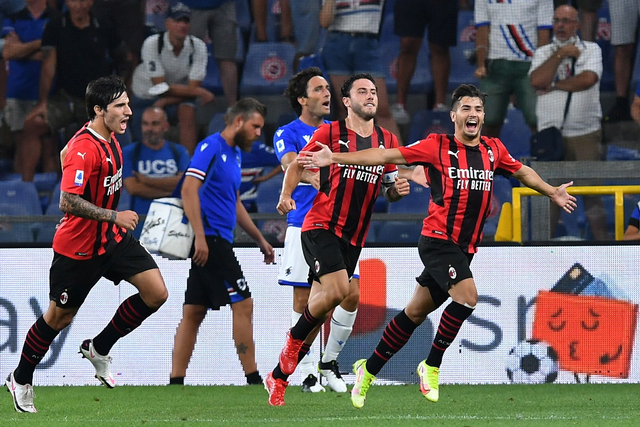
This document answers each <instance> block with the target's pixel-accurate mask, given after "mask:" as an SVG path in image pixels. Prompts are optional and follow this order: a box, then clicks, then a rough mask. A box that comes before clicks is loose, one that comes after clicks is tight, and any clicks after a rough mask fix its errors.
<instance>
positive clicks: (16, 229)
mask: <svg viewBox="0 0 640 427" xmlns="http://www.w3.org/2000/svg"><path fill="white" fill-rule="evenodd" d="M3 215H7V216H29V215H31V213H29V211H28V210H27V208H26V207H25V206H23V205H20V204H14V203H3V202H0V217H2V216H3ZM34 229H35V227H34V226H33V225H32V224H30V223H26V222H10V221H8V220H5V219H0V243H31V242H33V240H34V239H33V237H34Z"/></svg>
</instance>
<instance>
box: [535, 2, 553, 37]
mask: <svg viewBox="0 0 640 427" xmlns="http://www.w3.org/2000/svg"><path fill="white" fill-rule="evenodd" d="M537 18H538V29H539V30H545V29H551V28H553V0H540V1H538V16H537Z"/></svg>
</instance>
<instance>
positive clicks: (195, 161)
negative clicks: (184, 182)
mask: <svg viewBox="0 0 640 427" xmlns="http://www.w3.org/2000/svg"><path fill="white" fill-rule="evenodd" d="M219 152H220V142H219V141H218V140H216V139H214V138H212V137H209V138H206V139H205V140H203V141H202V142H201V143H200V144H198V146H197V147H196V151H195V153H193V158H192V159H191V163H190V164H189V167H188V168H187V172H185V173H186V175H187V176H192V177H194V178H196V179H199V180H200V181H204V180H205V179H206V178H207V171H208V170H209V165H210V164H211V162H213V161H215V158H216V155H217V154H218V153H219Z"/></svg>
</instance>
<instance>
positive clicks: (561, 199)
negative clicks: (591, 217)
mask: <svg viewBox="0 0 640 427" xmlns="http://www.w3.org/2000/svg"><path fill="white" fill-rule="evenodd" d="M572 185H573V181H571V182H567V183H566V184H562V185H561V186H559V187H558V188H556V191H555V193H553V194H552V195H551V200H553V203H555V204H556V205H558V206H560V207H561V208H562V209H564V211H565V212H567V213H571V212H573V210H574V209H575V208H576V207H578V205H577V204H576V198H575V197H573V196H572V195H571V194H569V193H567V187H570V186H572Z"/></svg>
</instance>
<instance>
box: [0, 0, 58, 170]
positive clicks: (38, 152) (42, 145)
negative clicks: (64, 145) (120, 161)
mask: <svg viewBox="0 0 640 427" xmlns="http://www.w3.org/2000/svg"><path fill="white" fill-rule="evenodd" d="M53 14H56V12H55V10H53V9H51V8H49V7H48V6H47V2H46V0H29V1H28V2H27V5H26V6H25V7H24V8H23V9H22V10H20V11H18V12H15V13H12V14H9V15H8V16H6V17H5V19H4V22H2V21H0V23H1V24H2V26H3V28H2V36H1V37H2V38H1V40H2V43H3V47H2V48H0V53H1V54H2V56H3V57H4V59H5V61H7V62H8V67H7V69H8V70H9V75H8V77H7V86H6V90H7V92H6V95H7V100H6V105H5V109H4V122H5V123H6V124H7V126H8V127H9V130H10V131H11V134H12V135H13V138H14V143H15V147H16V151H15V159H14V170H15V171H16V172H18V173H20V174H21V175H22V180H23V181H33V180H34V177H35V173H36V170H37V168H38V163H39V162H40V159H41V158H42V170H43V172H59V170H60V161H59V160H58V154H57V151H58V150H57V149H56V147H55V146H54V143H53V141H52V139H51V137H50V135H49V127H48V126H47V123H46V122H45V121H44V120H43V119H42V117H40V116H37V117H31V118H30V120H26V119H27V116H28V115H29V112H30V111H31V109H32V108H33V107H35V106H36V104H37V103H38V85H36V84H33V82H37V81H39V80H40V71H41V69H42V50H41V46H42V33H43V32H44V26H45V25H46V24H47V22H49V19H50V18H51V16H52V15H53ZM0 84H1V83H0Z"/></svg>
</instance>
